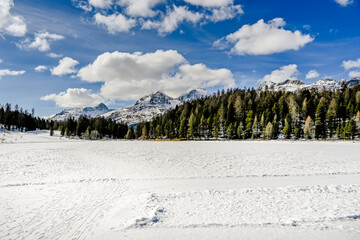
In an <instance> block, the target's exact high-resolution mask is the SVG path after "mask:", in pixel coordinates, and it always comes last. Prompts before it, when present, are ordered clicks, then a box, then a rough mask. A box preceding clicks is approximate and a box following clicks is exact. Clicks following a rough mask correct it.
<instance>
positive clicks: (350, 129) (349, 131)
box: [344, 119, 356, 139]
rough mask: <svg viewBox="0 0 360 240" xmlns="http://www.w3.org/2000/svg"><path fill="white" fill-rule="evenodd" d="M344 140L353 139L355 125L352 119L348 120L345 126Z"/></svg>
mask: <svg viewBox="0 0 360 240" xmlns="http://www.w3.org/2000/svg"><path fill="white" fill-rule="evenodd" d="M344 130H345V138H346V139H354V138H355V134H356V123H355V121H354V120H353V119H350V120H349V122H348V123H347V124H346V126H345V129H344Z"/></svg>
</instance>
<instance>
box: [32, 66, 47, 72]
mask: <svg viewBox="0 0 360 240" xmlns="http://www.w3.org/2000/svg"><path fill="white" fill-rule="evenodd" d="M34 69H35V71H36V72H43V71H45V70H46V69H47V67H46V66H44V65H39V66H37V67H36V68H34Z"/></svg>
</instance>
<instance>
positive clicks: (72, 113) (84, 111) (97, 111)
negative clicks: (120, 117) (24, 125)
mask: <svg viewBox="0 0 360 240" xmlns="http://www.w3.org/2000/svg"><path fill="white" fill-rule="evenodd" d="M110 111H112V110H110V109H108V107H107V106H106V105H105V104H104V103H100V104H98V105H96V106H95V107H85V108H71V109H64V110H62V111H61V112H60V113H57V114H54V115H52V116H50V117H48V119H49V120H54V121H55V120H57V121H65V120H67V119H68V118H69V117H73V118H75V119H78V118H79V117H80V116H87V117H91V118H93V117H98V116H100V115H103V114H105V113H107V112H110Z"/></svg>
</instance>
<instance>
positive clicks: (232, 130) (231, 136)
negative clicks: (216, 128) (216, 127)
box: [226, 123, 234, 139]
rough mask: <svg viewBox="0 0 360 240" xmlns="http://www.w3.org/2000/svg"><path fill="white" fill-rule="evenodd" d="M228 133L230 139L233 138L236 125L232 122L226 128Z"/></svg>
mask: <svg viewBox="0 0 360 240" xmlns="http://www.w3.org/2000/svg"><path fill="white" fill-rule="evenodd" d="M226 133H227V136H228V139H232V138H233V135H234V126H233V124H232V123H230V124H229V126H228V128H227V130H226Z"/></svg>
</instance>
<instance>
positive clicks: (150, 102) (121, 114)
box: [48, 89, 206, 125]
mask: <svg viewBox="0 0 360 240" xmlns="http://www.w3.org/2000/svg"><path fill="white" fill-rule="evenodd" d="M205 92H206V91H205V90H203V89H200V90H192V91H190V92H188V93H186V94H184V95H181V96H180V97H178V98H172V97H170V96H168V95H166V94H165V93H163V92H160V91H157V92H155V93H152V94H150V95H147V96H144V97H142V98H140V99H139V100H138V101H136V103H135V104H133V105H130V106H127V107H124V108H120V109H116V110H111V109H108V107H107V106H106V105H105V104H104V103H100V104H99V105H97V106H95V107H85V108H72V109H65V110H63V111H61V112H60V113H57V114H54V115H52V116H50V117H48V119H51V120H54V121H55V120H57V121H65V120H66V119H68V118H69V117H73V118H75V119H78V118H79V117H80V116H82V115H84V116H88V117H98V116H102V117H105V118H110V119H113V120H116V121H117V122H123V123H126V124H128V125H133V124H137V123H140V122H143V121H150V120H151V119H152V118H153V117H156V116H158V115H160V114H162V113H164V112H166V111H167V110H169V109H171V108H174V107H176V105H179V104H182V103H183V102H186V101H191V100H194V99H197V98H200V97H201V96H203V95H204V93H205Z"/></svg>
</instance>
